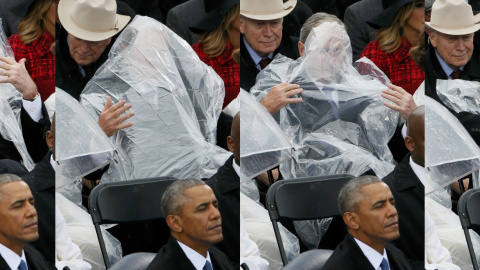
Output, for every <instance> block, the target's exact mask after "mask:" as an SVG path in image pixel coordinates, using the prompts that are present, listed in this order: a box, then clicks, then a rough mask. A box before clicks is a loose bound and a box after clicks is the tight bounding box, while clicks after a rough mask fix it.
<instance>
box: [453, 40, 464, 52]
mask: <svg viewBox="0 0 480 270" xmlns="http://www.w3.org/2000/svg"><path fill="white" fill-rule="evenodd" d="M455 49H457V50H459V51H463V50H465V44H463V40H461V39H460V40H457V42H456V44H455Z"/></svg>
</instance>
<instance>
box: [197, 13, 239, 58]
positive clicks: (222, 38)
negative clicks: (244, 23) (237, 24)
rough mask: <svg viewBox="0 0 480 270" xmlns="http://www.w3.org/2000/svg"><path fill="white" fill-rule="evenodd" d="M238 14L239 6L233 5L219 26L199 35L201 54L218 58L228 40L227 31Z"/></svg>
mask: <svg viewBox="0 0 480 270" xmlns="http://www.w3.org/2000/svg"><path fill="white" fill-rule="evenodd" d="M239 12H240V5H235V6H234V7H233V8H231V9H230V10H229V11H228V13H227V14H226V15H225V17H223V20H222V23H221V24H220V26H219V27H218V28H217V29H215V30H213V31H207V32H204V33H202V34H200V35H199V37H198V39H199V40H200V42H201V43H202V45H203V52H204V53H205V54H206V55H208V56H209V57H216V56H219V55H220V54H221V53H222V52H223V51H224V50H225V46H226V44H227V41H228V38H229V30H230V27H231V26H232V24H233V22H234V21H235V19H236V18H237V16H238V13H239Z"/></svg>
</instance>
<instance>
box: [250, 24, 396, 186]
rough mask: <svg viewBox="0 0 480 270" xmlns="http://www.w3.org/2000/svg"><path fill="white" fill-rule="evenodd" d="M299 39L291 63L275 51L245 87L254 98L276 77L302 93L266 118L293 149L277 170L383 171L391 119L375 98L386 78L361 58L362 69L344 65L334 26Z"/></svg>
mask: <svg viewBox="0 0 480 270" xmlns="http://www.w3.org/2000/svg"><path fill="white" fill-rule="evenodd" d="M305 44H306V45H305V54H304V56H303V57H301V58H299V59H297V60H291V59H289V58H287V57H285V56H282V55H277V56H276V57H275V58H274V60H273V61H272V63H270V65H269V66H268V67H267V68H265V69H264V70H263V71H261V72H260V73H259V75H258V76H257V83H256V85H255V86H253V87H252V89H251V93H252V94H253V95H254V96H256V98H257V100H258V101H260V100H262V99H263V98H264V97H265V96H266V95H267V93H268V91H269V90H270V89H271V88H272V87H273V86H275V85H277V84H279V83H281V82H289V83H295V84H299V85H300V87H301V88H303V90H304V91H303V93H302V94H301V95H302V98H303V102H302V103H298V104H289V105H287V106H286V107H284V108H282V109H281V110H280V112H279V113H277V114H276V115H274V117H275V118H276V119H277V120H278V122H279V125H280V129H281V130H283V131H284V133H285V135H286V136H287V137H288V138H289V140H290V141H291V142H293V145H294V147H295V150H296V151H295V152H294V159H292V160H291V161H290V162H286V163H284V164H282V166H280V170H281V173H282V175H283V176H284V178H298V177H306V176H315V175H328V174H342V173H346V174H352V175H356V176H358V175H361V174H362V173H364V172H366V171H368V170H369V169H373V171H374V172H375V173H376V174H377V176H379V177H384V176H386V175H387V174H388V173H389V172H391V171H392V170H393V168H394V165H393V162H394V161H393V157H392V154H391V153H390V150H389V149H388V147H387V143H388V141H389V140H390V138H391V137H392V136H393V134H394V132H395V128H396V125H397V121H398V117H399V113H398V112H396V111H394V110H391V109H389V108H387V107H386V106H384V104H383V103H384V102H385V101H386V100H384V99H383V98H382V97H381V96H380V94H381V90H382V89H385V88H387V87H386V86H385V85H383V84H382V83H381V82H380V81H382V82H389V80H388V78H387V77H386V76H385V75H384V74H383V72H382V71H380V70H379V69H378V68H377V67H376V66H375V65H374V64H373V63H372V62H371V61H370V60H368V59H361V62H360V63H359V68H358V70H360V71H361V72H362V73H359V71H358V70H357V69H356V68H355V67H353V66H352V63H351V59H352V58H351V46H350V40H349V38H348V35H347V33H346V32H345V29H344V28H343V26H341V25H339V24H337V23H333V22H325V23H322V24H321V25H320V26H317V27H315V28H314V29H312V31H311V33H310V35H309V37H308V38H307V41H306V43H305ZM382 74H383V75H382ZM374 78H377V79H381V80H380V81H379V80H377V79H374ZM242 139H243V137H242Z"/></svg>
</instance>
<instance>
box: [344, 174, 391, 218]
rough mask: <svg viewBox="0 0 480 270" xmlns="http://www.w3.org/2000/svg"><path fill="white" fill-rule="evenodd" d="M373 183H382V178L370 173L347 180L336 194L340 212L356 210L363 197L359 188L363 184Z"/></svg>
mask: <svg viewBox="0 0 480 270" xmlns="http://www.w3.org/2000/svg"><path fill="white" fill-rule="evenodd" d="M375 183H382V180H380V178H378V177H376V176H372V175H365V176H360V177H357V178H353V179H351V180H350V181H348V182H347V183H346V184H345V185H344V186H343V187H342V190H340V194H339V195H338V209H339V210H340V213H341V214H342V215H343V214H345V212H354V211H356V210H357V207H358V205H359V203H360V201H361V200H362V199H363V193H362V191H361V189H362V188H363V187H364V186H367V185H370V184H375Z"/></svg>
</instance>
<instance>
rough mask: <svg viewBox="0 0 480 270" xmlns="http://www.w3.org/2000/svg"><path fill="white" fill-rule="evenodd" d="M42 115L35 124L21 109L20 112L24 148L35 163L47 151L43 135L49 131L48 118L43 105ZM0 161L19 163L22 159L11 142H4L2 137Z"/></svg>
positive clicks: (0, 140) (0, 139) (0, 141)
mask: <svg viewBox="0 0 480 270" xmlns="http://www.w3.org/2000/svg"><path fill="white" fill-rule="evenodd" d="M42 114H43V118H42V119H41V120H40V121H38V122H35V121H33V120H32V118H30V115H28V113H27V112H26V111H25V109H24V108H23V107H22V110H21V112H20V121H21V125H22V135H23V139H24V141H25V146H26V147H27V151H28V153H29V154H30V157H31V158H32V160H33V162H35V163H36V162H39V161H40V160H41V159H42V157H43V156H44V155H45V154H46V153H47V151H48V146H47V143H46V142H45V139H44V137H43V134H44V133H45V132H46V131H47V130H49V129H50V119H49V118H48V113H47V109H46V108H45V105H43V104H42ZM0 159H11V160H15V161H20V160H21V159H22V158H21V156H20V153H19V152H18V150H17V148H16V147H15V145H14V144H13V142H11V141H7V140H5V139H4V138H3V137H2V136H0Z"/></svg>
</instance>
